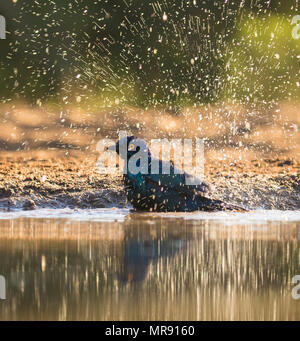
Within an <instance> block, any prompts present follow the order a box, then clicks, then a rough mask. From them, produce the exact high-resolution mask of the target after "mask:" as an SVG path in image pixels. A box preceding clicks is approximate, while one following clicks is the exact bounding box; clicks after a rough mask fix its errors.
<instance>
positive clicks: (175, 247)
mask: <svg viewBox="0 0 300 341" xmlns="http://www.w3.org/2000/svg"><path fill="white" fill-rule="evenodd" d="M184 249H186V241H183V240H180V239H173V240H161V239H158V238H156V239H153V240H145V239H140V240H136V239H125V240H124V257H123V266H122V270H121V272H120V274H119V275H118V279H119V281H120V283H122V284H126V283H140V282H142V281H144V280H145V279H146V277H147V274H148V272H149V268H150V264H155V263H156V262H157V261H158V260H159V258H167V257H173V256H175V255H176V254H177V253H178V252H180V251H183V250H184Z"/></svg>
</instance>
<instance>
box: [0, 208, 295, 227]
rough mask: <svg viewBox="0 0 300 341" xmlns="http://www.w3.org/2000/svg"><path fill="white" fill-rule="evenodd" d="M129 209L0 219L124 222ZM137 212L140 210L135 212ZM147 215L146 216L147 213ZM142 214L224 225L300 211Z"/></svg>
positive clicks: (290, 218)
mask: <svg viewBox="0 0 300 341" xmlns="http://www.w3.org/2000/svg"><path fill="white" fill-rule="evenodd" d="M129 211H130V210H129V209H120V208H99V209H78V210H74V209H70V208H65V209H37V210H32V211H13V212H0V219H17V218H50V219H51V218H52V219H69V220H80V221H99V222H114V221H118V222H123V221H124V220H125V217H126V216H127V215H128V214H129ZM135 214H137V215H139V213H135ZM148 215H149V216H148ZM142 216H143V217H145V218H146V219H149V218H151V217H163V218H169V219H185V220H195V221H219V222H222V223H225V224H227V225H231V224H239V223H242V224H251V223H266V222H269V221H275V222H300V211H279V210H256V211H250V212H193V213H143V214H142Z"/></svg>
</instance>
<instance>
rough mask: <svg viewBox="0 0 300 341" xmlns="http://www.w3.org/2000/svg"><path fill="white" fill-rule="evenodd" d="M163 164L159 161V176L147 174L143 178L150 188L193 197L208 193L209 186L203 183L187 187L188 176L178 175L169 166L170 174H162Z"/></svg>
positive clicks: (172, 167) (184, 174)
mask: <svg viewBox="0 0 300 341" xmlns="http://www.w3.org/2000/svg"><path fill="white" fill-rule="evenodd" d="M162 165H163V162H162V161H160V169H159V173H160V174H147V175H146V176H145V179H146V182H148V183H151V185H152V186H155V188H159V189H172V190H174V191H176V192H178V194H184V195H194V194H196V193H197V194H204V193H206V192H207V191H208V189H209V185H208V184H207V183H205V182H201V181H198V183H199V184H198V185H187V184H186V177H187V176H189V175H188V174H186V173H182V174H177V173H179V172H178V171H177V170H176V168H175V167H174V166H173V165H171V167H170V174H162Z"/></svg>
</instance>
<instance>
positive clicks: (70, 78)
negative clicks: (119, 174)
mask: <svg viewBox="0 0 300 341" xmlns="http://www.w3.org/2000/svg"><path fill="white" fill-rule="evenodd" d="M299 13H300V8H299V1H298V0H291V1H283V0H281V1H279V0H235V1H232V0H225V1H224V0H214V1H198V0H188V1H186V0H185V1H183V0H174V1H167V0H156V1H143V0H110V1H106V0H76V1H59V0H51V1H47V2H43V1H41V0H35V1H26V0H6V1H2V2H1V4H0V14H1V15H3V16H5V18H6V21H7V39H6V40H0V45H1V49H0V98H1V103H2V105H1V110H0V111H1V112H0V116H1V117H0V119H1V122H2V123H3V124H6V126H5V129H3V131H2V133H1V134H2V135H1V136H0V144H1V145H0V147H1V148H2V149H8V150H14V149H24V148H27V147H28V146H31V147H32V148H33V147H34V146H38V147H44V146H45V144H46V145H47V146H49V144H50V145H51V146H52V147H58V146H63V147H64V148H68V147H70V148H71V149H72V148H73V149H74V148H75V149H76V148H82V146H83V145H84V147H86V146H87V145H89V144H90V143H91V141H93V138H92V137H90V138H88V139H85V137H84V136H85V135H86V134H87V133H90V134H92V135H93V137H95V136H96V137H100V136H101V137H104V136H112V135H113V134H114V133H115V132H116V130H117V129H120V128H121V129H122V128H128V129H131V130H132V131H133V133H136V132H137V133H140V135H142V136H144V137H147V134H148V135H149V136H151V137H155V136H160V137H164V136H166V135H167V136H170V135H172V136H175V135H176V136H185V135H187V134H190V135H195V134H197V136H199V137H206V138H208V139H211V140H212V143H211V144H210V147H212V146H217V148H219V147H220V145H223V146H224V145H226V146H231V147H237V148H238V147H241V144H242V146H245V145H246V146H248V149H253V148H254V149H256V150H257V149H259V151H260V152H261V153H263V154H264V153H266V151H271V150H272V151H274V150H275V151H276V152H278V153H284V152H286V151H287V149H288V148H290V147H291V148H292V149H293V151H292V154H293V155H296V154H297V153H298V152H299V147H298V145H299V141H300V135H299V124H300V121H299V115H298V112H299V104H298V103H299V99H300V77H299V76H300V67H299V64H300V39H294V38H293V36H292V31H293V29H296V28H295V25H293V24H292V19H293V17H294V16H295V15H297V14H299ZM94 115H96V116H94ZM133 116H134V117H133ZM153 117H159V118H160V120H159V121H154V122H153ZM180 117H181V119H180ZM187 118H189V124H187V125H185V126H184V127H183V121H184V120H186V119H187ZM99 120H100V121H101V123H100V122H99ZM9 122H10V123H9ZM20 122H21V123H20ZM70 122H71V123H72V124H73V126H72V124H71V126H70ZM80 122H81V123H82V122H84V124H85V128H86V129H85V130H82V131H81V132H80V128H82V126H79V123H80ZM149 124H152V126H151V131H149V128H147V127H149ZM51 125H52V127H55V129H56V130H55V131H53V130H51V129H50V128H51ZM41 126H43V131H42V132H41V133H39V131H38V130H39V129H41ZM87 126H88V127H87ZM3 127H4V126H3ZM70 127H71V128H72V127H73V128H74V127H75V128H76V127H77V128H78V130H76V132H75V131H74V132H73V133H75V134H76V139H77V140H76V141H75V140H74V139H73V140H72V139H71V137H70V136H72V131H68V132H67V136H68V137H67V136H65V134H64V132H66V129H67V128H68V129H69V128H70ZM143 127H144V128H145V129H144V130H143ZM27 128H28V129H29V130H28V131H27V130H26V129H27ZM60 128H62V130H61V131H60V130H59V129H60ZM34 129H35V131H34ZM49 129H50V130H49ZM185 129H187V130H185ZM73 130H74V129H73ZM46 134H48V136H47V137H45V136H46ZM41 135H43V136H44V137H42V136H41ZM115 137H116V136H115ZM249 139H250V140H249ZM46 140H47V141H46ZM49 140H51V141H50V142H49ZM70 140H72V141H70ZM241 140H242V141H241ZM53 141H54V142H53ZM279 141H280V142H279Z"/></svg>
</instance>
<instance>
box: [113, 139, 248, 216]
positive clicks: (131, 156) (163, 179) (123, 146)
mask: <svg viewBox="0 0 300 341" xmlns="http://www.w3.org/2000/svg"><path fill="white" fill-rule="evenodd" d="M108 149H109V150H114V151H116V152H117V153H118V154H119V155H120V157H121V158H122V159H124V160H125V167H126V169H127V172H125V174H124V185H125V191H126V194H127V199H128V201H129V202H130V203H131V204H132V206H133V207H134V209H136V210H139V211H150V212H192V211H226V210H230V211H236V210H237V211H244V209H243V208H241V207H238V206H235V205H231V204H227V203H225V202H223V201H221V200H215V199H211V198H208V197H205V194H206V193H207V191H208V190H209V185H208V184H207V183H205V182H202V183H200V185H187V184H186V178H187V177H188V176H189V175H188V174H187V173H182V174H178V173H179V172H178V171H176V168H175V167H174V166H173V165H172V164H171V165H170V171H169V172H168V173H169V174H163V173H164V172H163V165H164V161H161V160H157V159H154V158H152V157H151V153H150V151H149V149H148V147H147V145H146V142H145V141H143V140H141V139H139V138H136V137H134V136H128V137H124V138H122V139H120V140H119V141H118V142H117V143H116V145H114V146H111V147H109V148H108ZM141 153H144V154H146V155H144V156H145V157H144V158H143V159H144V160H146V162H144V163H143V164H141V159H142V158H141V157H137V156H138V155H139V156H140V155H141ZM155 162H156V165H158V169H159V171H158V172H157V173H158V174H151V171H150V170H151V166H152V165H153V164H154V163H155ZM129 163H131V165H129ZM135 164H136V166H137V171H132V168H133V167H132V165H135ZM143 167H144V168H145V171H141V169H143Z"/></svg>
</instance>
